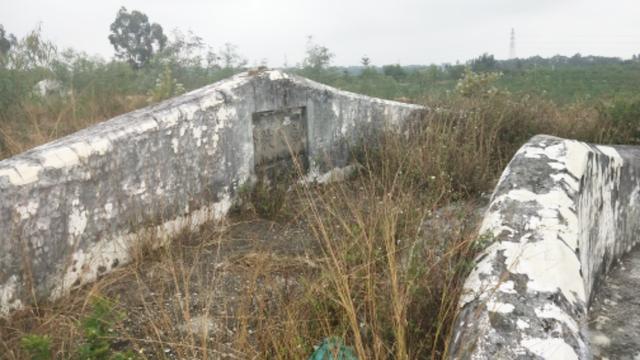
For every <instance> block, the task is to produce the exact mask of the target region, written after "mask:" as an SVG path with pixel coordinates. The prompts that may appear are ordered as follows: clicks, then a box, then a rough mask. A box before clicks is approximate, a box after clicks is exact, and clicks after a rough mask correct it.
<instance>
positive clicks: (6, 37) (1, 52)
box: [0, 24, 17, 58]
mask: <svg viewBox="0 0 640 360" xmlns="http://www.w3.org/2000/svg"><path fill="white" fill-rule="evenodd" d="M16 42H17V41H16V37H15V36H14V35H13V34H8V33H7V32H6V31H5V30H4V26H2V24H0V58H2V57H5V56H6V55H7V54H8V53H9V50H11V47H12V46H13V45H15V44H16Z"/></svg>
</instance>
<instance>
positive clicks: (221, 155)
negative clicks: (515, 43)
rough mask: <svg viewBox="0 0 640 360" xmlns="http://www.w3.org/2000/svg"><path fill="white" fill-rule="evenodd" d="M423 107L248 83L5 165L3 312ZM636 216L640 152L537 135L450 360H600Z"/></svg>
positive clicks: (261, 80)
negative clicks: (601, 313)
mask: <svg viewBox="0 0 640 360" xmlns="http://www.w3.org/2000/svg"><path fill="white" fill-rule="evenodd" d="M424 111H426V109H425V108H424V107H421V106H417V105H408V104H402V103H398V102H393V101H386V100H381V99H375V98H370V97H366V96H362V95H357V94H352V93H348V92H344V91H339V90H336V89H334V88H330V87H328V86H324V85H320V84H318V83H315V82H312V81H309V80H306V79H303V78H300V77H297V76H293V75H288V74H285V73H282V72H279V71H263V72H257V73H243V74H239V75H236V76H234V77H232V78H230V79H227V80H223V81H220V82H217V83H215V84H212V85H210V86H207V87H204V88H202V89H199V90H196V91H193V92H190V93H188V94H185V95H182V96H179V97H176V98H174V99H171V100H168V101H165V102H162V103H160V104H158V105H154V106H150V107H147V108H145V109H141V110H137V111H134V112H131V113H128V114H125V115H122V116H119V117H116V118H114V119H111V120H109V121H106V122H103V123H101V124H98V125H96V126H93V127H90V128H87V129H85V130H82V131H79V132H77V133H75V134H72V135H69V136H67V137H64V138H62V139H59V140H57V141H54V142H51V143H49V144H45V145H42V146H39V147H37V148H35V149H33V150H30V151H27V152H25V153H22V154H20V155H17V156H14V157H12V158H10V159H6V160H3V161H0V315H7V314H9V313H10V312H11V311H12V310H15V309H19V308H21V307H23V306H25V305H26V304H28V303H30V302H32V301H33V300H34V299H47V298H48V299H51V298H56V297H59V296H61V295H63V294H65V293H67V292H68V291H69V290H70V289H72V288H73V287H77V286H80V285H82V284H85V283H88V282H91V281H93V280H95V279H96V278H97V277H98V276H99V275H101V274H104V273H107V272H109V271H111V270H112V269H113V268H115V267H117V266H120V265H122V264H124V263H126V262H128V261H130V257H131V249H132V247H134V246H136V244H137V242H138V241H140V239H141V238H144V237H145V236H147V235H149V234H152V235H154V236H153V237H152V238H155V239H158V240H157V241H159V242H162V241H165V240H166V239H169V238H170V237H171V236H172V235H175V234H177V233H178V232H179V231H181V230H183V229H195V228H196V227H197V226H199V225H200V224H203V223H204V222H206V221H210V220H215V219H219V218H221V217H223V216H224V215H225V214H226V213H227V211H228V210H229V208H230V207H231V206H232V204H233V203H234V201H235V200H236V199H237V194H238V191H239V189H241V188H242V187H245V186H251V184H254V183H255V182H256V181H260V180H265V181H272V180H273V179H278V178H279V177H280V176H281V175H284V174H286V173H287V172H290V171H291V169H292V168H297V169H298V170H299V171H300V172H302V173H303V175H304V176H305V177H306V178H307V179H309V180H311V179H315V180H318V181H326V180H328V179H329V178H330V175H331V174H339V173H340V171H341V169H344V168H345V167H346V166H347V165H348V161H349V156H350V145H353V144H356V143H358V142H359V141H362V140H366V138H367V134H369V133H370V132H369V131H370V130H375V129H383V128H392V129H398V128H400V126H401V125H403V124H404V123H406V122H407V121H409V120H410V119H411V118H414V117H415V118H418V117H419V116H421V114H422V113H423V112H424ZM297 160H299V161H297ZM298 165H299V166H298ZM639 204H640V148H635V147H629V146H600V145H591V144H586V143H581V142H578V141H572V140H563V139H559V138H554V137H549V136H536V137H534V138H533V139H531V140H530V141H529V142H528V143H527V144H525V145H524V146H523V147H522V148H521V149H520V150H519V151H518V152H517V154H516V155H515V156H514V158H513V159H512V160H511V162H510V164H509V165H508V166H507V168H506V169H505V170H504V173H503V174H502V176H501V178H500V180H499V183H498V185H497V187H496V189H495V192H494V194H493V196H492V200H491V203H490V205H489V208H488V210H487V212H486V214H485V217H484V221H483V223H482V226H481V229H480V234H479V238H478V241H480V242H482V243H483V244H486V246H487V247H486V249H485V250H484V251H483V252H482V253H481V254H480V256H479V257H478V258H477V259H476V260H475V268H474V270H473V271H472V273H471V274H470V275H469V277H468V279H467V281H466V284H465V292H464V294H463V296H462V298H461V300H460V314H459V317H458V319H457V321H456V324H454V333H453V337H452V340H451V346H450V350H451V351H450V355H451V358H455V359H529V358H543V359H589V358H591V350H590V346H589V333H588V327H587V324H586V321H587V315H588V308H589V305H590V301H591V299H592V298H593V295H594V292H595V290H596V289H597V287H598V284H599V282H601V280H602V279H603V275H604V274H605V273H606V271H607V270H608V269H609V267H610V266H611V265H612V263H613V262H614V261H615V260H616V259H618V258H619V257H620V256H621V255H623V254H624V253H626V252H628V251H629V250H630V249H631V248H632V247H633V246H634V245H635V243H636V242H637V240H636V234H638V231H639V230H640V206H639ZM416 316H419V314H416Z"/></svg>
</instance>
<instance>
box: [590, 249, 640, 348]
mask: <svg viewBox="0 0 640 360" xmlns="http://www.w3.org/2000/svg"><path fill="white" fill-rule="evenodd" d="M639 289H640V248H636V249H634V250H632V251H631V252H630V253H629V254H627V255H626V256H624V257H623V258H622V259H621V261H620V262H619V263H618V264H617V265H616V266H615V267H614V268H613V269H612V270H611V271H610V273H609V274H607V277H606V279H605V280H604V282H603V283H602V285H601V287H600V289H598V292H597V293H596V296H595V298H594V301H593V304H592V305H591V311H590V312H589V316H590V319H589V330H590V335H591V345H592V348H593V352H594V358H595V359H620V360H636V359H640V297H639V296H638V292H639V291H640V290H639Z"/></svg>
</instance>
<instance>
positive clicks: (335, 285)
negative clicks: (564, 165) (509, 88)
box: [0, 95, 611, 359]
mask: <svg viewBox="0 0 640 360" xmlns="http://www.w3.org/2000/svg"><path fill="white" fill-rule="evenodd" d="M452 101H454V102H453V103H450V104H448V105H449V106H448V107H447V109H452V108H453V109H456V110H455V111H454V110H437V111H432V112H431V113H429V114H428V115H427V116H426V118H425V119H421V120H420V121H416V122H415V123H411V124H408V125H407V126H406V128H405V129H402V131H401V133H397V132H390V131H385V132H381V133H379V134H378V138H377V141H369V142H368V143H367V144H365V145H362V146H359V147H357V149H358V151H356V152H354V157H353V158H354V162H355V163H356V164H358V166H357V171H356V173H355V174H354V176H353V177H352V178H351V179H349V180H348V181H345V182H341V183H334V184H329V185H323V186H315V185H310V184H301V185H299V186H295V187H293V188H292V190H291V191H289V192H288V193H287V195H286V198H285V199H284V201H283V205H284V209H282V210H281V212H280V213H279V214H277V216H274V218H275V219H277V220H276V221H272V220H264V219H258V218H257V217H255V215H246V214H245V215H241V216H239V217H238V216H236V217H232V218H231V219H229V220H227V221H226V223H224V224H219V223H216V224H208V225H205V226H203V227H202V228H201V229H200V231H197V232H190V233H184V234H182V235H181V236H179V237H177V238H176V239H175V240H174V241H173V242H172V243H171V244H170V245H168V246H166V247H164V248H160V249H156V250H150V249H148V248H145V249H139V251H137V252H136V254H137V255H135V256H134V258H135V261H134V262H133V263H132V264H130V265H128V266H125V267H123V268H121V269H119V270H117V271H115V272H113V273H111V274H109V275H107V276H105V277H103V278H102V279H100V280H99V281H97V282H96V283H94V284H93V285H91V286H88V287H85V288H83V289H80V290H77V291H76V292H74V293H73V294H72V295H71V296H69V297H67V298H65V299H63V300H60V301H58V302H56V303H53V304H40V305H39V307H33V308H31V309H27V310H25V311H23V312H21V313H20V314H16V315H15V316H14V317H13V318H11V319H9V320H7V321H2V322H0V353H3V354H4V355H3V356H4V358H7V359H22V358H25V357H26V353H25V352H24V350H23V349H22V348H21V347H20V339H21V338H22V337H23V336H25V335H26V334H41V335H44V334H48V335H49V336H50V337H51V343H52V345H51V348H52V350H53V353H54V354H55V357H56V358H69V357H72V355H73V354H74V351H76V350H75V349H77V347H78V346H79V345H80V343H81V342H82V341H83V329H82V321H81V319H82V318H84V317H86V316H87V314H89V313H90V312H91V308H92V299H93V298H95V297H98V296H99V297H106V298H109V299H111V300H112V301H113V302H114V304H115V305H114V307H115V309H117V310H118V311H119V312H122V313H126V316H125V317H124V318H123V319H122V320H121V321H119V322H117V323H115V324H113V326H112V328H111V331H110V332H109V336H108V340H109V342H110V346H111V350H112V351H117V350H121V349H132V350H133V351H134V352H135V353H136V354H138V356H139V357H141V358H154V359H155V358H179V359H208V358H211V359H215V358H230V359H234V358H238V359H301V358H306V357H308V356H309V354H310V353H311V352H312V351H313V346H314V345H316V344H318V343H319V342H320V341H321V340H322V339H323V338H326V337H339V338H341V339H343V341H344V342H345V343H346V344H348V345H349V346H352V347H353V349H354V350H355V352H356V353H357V355H358V358H360V359H427V358H428V359H439V358H443V357H446V354H447V344H448V343H449V338H450V336H451V330H452V329H451V325H452V324H453V320H454V318H455V316H456V314H457V310H458V307H457V302H458V298H459V295H460V292H461V288H462V283H463V280H464V278H465V276H466V275H467V273H468V272H469V271H470V269H471V267H472V265H473V263H472V260H473V257H474V256H475V254H476V253H477V252H478V251H479V244H478V243H477V242H476V240H475V239H476V231H475V226H476V222H475V220H474V219H477V216H476V215H477V210H476V209H477V208H478V207H479V206H481V205H482V200H480V194H482V193H487V192H488V191H490V190H491V189H492V187H493V184H494V182H495V179H496V178H497V176H498V175H499V174H500V172H501V170H502V168H503V167H504V166H505V164H506V162H507V161H508V160H509V159H510V158H511V156H512V155H513V153H514V152H515V150H516V149H517V148H518V147H519V146H520V145H521V144H522V143H523V142H524V141H526V139H528V138H529V137H530V136H532V135H534V134H537V133H548V134H554V135H559V136H565V137H573V138H580V139H583V140H589V141H599V142H607V141H609V140H611V139H608V138H607V133H608V132H607V128H606V127H604V126H599V123H598V118H597V114H595V113H594V112H593V111H591V110H590V109H588V108H586V107H581V106H574V107H564V108H559V107H557V106H556V105H554V104H552V103H549V102H545V101H541V100H536V99H526V98H525V99H513V98H511V97H510V96H502V95H496V96H495V97H492V98H488V99H487V98H483V99H465V98H457V99H455V100H452ZM34 118H38V117H37V116H34ZM77 125H78V126H80V123H79V124H77ZM69 126H70V127H71V128H73V126H75V125H73V124H71V125H69ZM36 127H37V126H35V125H34V128H36ZM55 128H56V127H54V129H55ZM49 130H51V129H49ZM5 132H6V130H5ZM39 132H40V133H44V134H52V133H51V131H44V132H42V131H39ZM54 133H55V131H54ZM47 136H49V135H47ZM5 138H6V137H5ZM9 138H11V137H9ZM44 138H46V136H44V135H43V139H44ZM267 193H268V192H267ZM253 201H267V202H268V201H269V198H268V197H264V198H261V199H260V198H258V199H255V198H254V199H253ZM260 205H264V204H260ZM260 207H261V208H273V207H269V206H266V207H265V206H260ZM188 329H192V331H189V330H188Z"/></svg>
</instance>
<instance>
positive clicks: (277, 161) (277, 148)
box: [253, 107, 309, 181]
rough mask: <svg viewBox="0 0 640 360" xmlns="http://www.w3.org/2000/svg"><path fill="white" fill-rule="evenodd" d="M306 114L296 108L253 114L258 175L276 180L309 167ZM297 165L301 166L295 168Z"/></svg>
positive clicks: (301, 108)
mask: <svg viewBox="0 0 640 360" xmlns="http://www.w3.org/2000/svg"><path fill="white" fill-rule="evenodd" d="M307 144H308V141H307V114H306V111H305V108H304V107H295V108H288V109H282V110H274V111H263V112H257V113H254V114H253V146H254V166H255V174H256V176H258V178H259V179H262V180H269V181H271V180H277V179H281V178H282V177H286V176H289V175H292V174H296V173H297V172H298V169H300V170H302V172H303V173H306V172H307V170H308V167H309V159H308V145H307ZM296 162H297V164H299V165H296Z"/></svg>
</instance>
